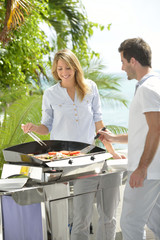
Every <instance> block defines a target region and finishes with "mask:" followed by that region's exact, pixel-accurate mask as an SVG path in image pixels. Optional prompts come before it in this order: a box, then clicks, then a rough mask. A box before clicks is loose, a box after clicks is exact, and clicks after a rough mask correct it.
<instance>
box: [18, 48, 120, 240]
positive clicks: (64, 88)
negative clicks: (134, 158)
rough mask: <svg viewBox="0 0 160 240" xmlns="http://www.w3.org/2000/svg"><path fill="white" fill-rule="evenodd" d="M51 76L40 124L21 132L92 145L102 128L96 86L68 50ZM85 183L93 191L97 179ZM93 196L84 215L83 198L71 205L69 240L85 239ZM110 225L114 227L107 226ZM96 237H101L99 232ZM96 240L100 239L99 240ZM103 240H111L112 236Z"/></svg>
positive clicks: (80, 184) (58, 57) (80, 183)
mask: <svg viewBox="0 0 160 240" xmlns="http://www.w3.org/2000/svg"><path fill="white" fill-rule="evenodd" d="M52 74H53V77H54V79H55V80H57V81H58V83H57V84H55V85H54V86H52V87H50V88H48V89H47V90H45V92H44V95H43V103H42V120H41V124H40V125H34V124H32V123H27V124H26V125H24V126H23V127H22V129H23V131H24V132H25V133H27V132H29V131H34V132H36V133H38V134H42V135H44V134H48V133H49V132H50V138H51V139H52V140H63V141H67V140H68V141H78V142H84V143H89V144H92V143H93V141H94V137H95V132H97V131H98V130H100V129H101V128H103V127H104V124H103V122H102V113H101V103H100V96H99V93H98V89H97V86H96V84H95V83H94V82H93V81H91V80H86V79H84V76H83V71H82V68H81V65H80V63H79V61H78V59H77V57H76V56H75V55H74V53H73V52H72V51H70V50H68V49H64V50H61V51H59V52H57V53H56V54H55V57H54V61H53V66H52ZM103 143H104V145H105V147H106V148H107V150H108V151H109V152H110V153H111V154H112V155H113V157H114V158H121V156H119V155H118V154H117V153H116V152H115V151H114V149H113V147H112V145H111V144H110V143H108V142H103ZM86 181H87V180H85V179H84V180H82V181H76V183H75V185H74V187H75V191H76V193H77V191H78V190H77V189H80V188H81V190H82V192H83V186H84V185H85V182H86ZM89 181H92V183H94V187H93V188H96V189H97V186H98V184H99V180H98V179H96V180H95V179H94V178H90V179H89ZM87 184H89V183H87ZM88 188H90V186H88ZM113 192H114V194H112V196H113V195H114V196H113V197H114V199H115V201H113V202H114V209H113V213H112V214H110V215H112V216H110V218H109V219H108V218H107V219H108V220H106V221H108V222H109V223H108V224H109V226H108V228H107V229H113V230H107V231H111V232H112V233H111V234H110V236H111V235H112V236H115V218H114V215H115V211H114V210H115V209H116V206H117V204H118V200H119V199H118V198H119V191H118V189H117V188H116V189H114V190H113ZM94 195H95V194H94ZM94 195H93V196H92V197H91V196H90V197H91V198H90V199H91V200H89V201H88V204H89V206H88V207H87V209H88V210H87V211H88V213H87V212H86V209H79V203H80V202H81V203H82V202H83V195H82V196H81V197H79V198H78V200H75V202H74V205H75V207H74V209H76V213H75V214H74V215H75V217H76V218H74V220H75V221H73V229H72V237H71V238H72V240H73V239H74V240H76V239H78V240H80V239H83V240H85V239H88V234H89V231H88V227H89V224H90V221H91V219H90V215H91V214H90V212H91V208H92V203H93V200H94ZM86 197H87V196H86ZM87 198H88V197H87ZM76 201H77V202H76ZM85 201H86V199H85ZM98 201H99V200H98ZM107 204H108V203H107ZM103 205H105V203H103ZM82 212H84V214H80V213H82ZM100 212H102V211H100ZM100 215H101V213H100ZM113 218H114V219H113ZM112 221H113V224H112ZM105 224H107V223H105ZM111 224H112V225H114V226H110V225H111ZM99 225H101V224H99ZM80 226H81V227H80ZM99 232H100V231H99ZM99 235H100V237H101V234H100V233H99ZM97 239H98V238H97ZM99 239H101V240H102V237H101V238H99ZM105 239H109V240H112V239H114V237H112V238H111V237H109V238H105Z"/></svg>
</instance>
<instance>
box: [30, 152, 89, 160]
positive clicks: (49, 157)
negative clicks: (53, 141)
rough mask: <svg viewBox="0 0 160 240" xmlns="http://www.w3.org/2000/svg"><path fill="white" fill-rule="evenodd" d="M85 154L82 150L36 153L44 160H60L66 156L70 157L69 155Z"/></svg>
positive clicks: (36, 156) (37, 156)
mask: <svg viewBox="0 0 160 240" xmlns="http://www.w3.org/2000/svg"><path fill="white" fill-rule="evenodd" d="M82 155H84V154H83V153H81V152H80V151H66V150H63V151H57V152H56V151H53V152H48V153H46V154H42V155H34V157H35V158H38V159H40V160H43V161H47V160H49V161H53V160H59V159H64V158H69V157H71V156H72V157H76V156H82Z"/></svg>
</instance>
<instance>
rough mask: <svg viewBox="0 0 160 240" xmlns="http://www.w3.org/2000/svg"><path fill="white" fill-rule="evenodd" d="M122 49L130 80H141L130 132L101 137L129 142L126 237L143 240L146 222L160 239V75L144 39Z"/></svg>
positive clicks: (129, 41)
mask: <svg viewBox="0 0 160 240" xmlns="http://www.w3.org/2000/svg"><path fill="white" fill-rule="evenodd" d="M118 50H119V52H120V55H121V61H122V70H124V71H125V72H126V73H127V75H128V80H131V79H136V80H137V81H138V83H137V85H136V92H135V96H134V98H133V101H132V103H131V106H130V113H129V127H128V134H122V135H114V134H113V133H111V132H109V131H108V130H106V131H99V133H100V134H101V135H100V139H101V140H102V141H103V140H104V139H106V140H108V141H109V142H120V143H127V142H128V180H127V183H126V188H125V192H124V200H123V209H122V216H121V228H122V233H123V240H142V239H143V232H144V226H145V224H147V225H148V227H150V228H151V229H152V231H153V232H154V234H155V237H156V239H160V76H159V75H158V74H156V73H154V72H153V71H152V68H151V49H150V47H149V45H148V44H147V43H146V42H145V41H144V40H143V39H141V38H133V39H127V40H125V41H124V42H122V43H121V45H120V47H119V49H118Z"/></svg>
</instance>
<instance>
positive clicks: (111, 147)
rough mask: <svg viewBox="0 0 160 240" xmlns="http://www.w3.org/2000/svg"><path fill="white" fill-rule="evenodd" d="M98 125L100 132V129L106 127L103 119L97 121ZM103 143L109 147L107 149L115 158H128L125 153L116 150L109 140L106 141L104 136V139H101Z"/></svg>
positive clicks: (97, 129)
mask: <svg viewBox="0 0 160 240" xmlns="http://www.w3.org/2000/svg"><path fill="white" fill-rule="evenodd" d="M95 126H96V132H99V130H100V129H102V128H103V127H104V124H103V122H102V121H99V122H96V123H95ZM101 141H102V143H103V145H104V146H105V148H106V149H107V151H108V152H109V153H110V154H112V156H113V158H115V159H119V158H126V157H125V156H124V155H123V154H119V153H117V152H116V151H115V149H114V148H113V146H112V144H111V143H110V142H108V141H106V139H105V138H104V139H103V140H101Z"/></svg>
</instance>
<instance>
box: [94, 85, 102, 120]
mask: <svg viewBox="0 0 160 240" xmlns="http://www.w3.org/2000/svg"><path fill="white" fill-rule="evenodd" d="M92 91H93V100H92V108H93V120H94V122H98V121H101V120H102V110H101V100H100V95H99V91H98V88H97V85H96V83H95V82H93V85H92Z"/></svg>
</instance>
